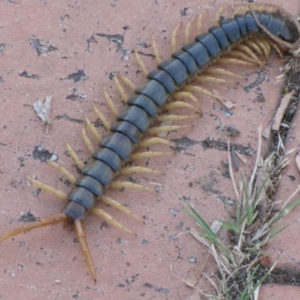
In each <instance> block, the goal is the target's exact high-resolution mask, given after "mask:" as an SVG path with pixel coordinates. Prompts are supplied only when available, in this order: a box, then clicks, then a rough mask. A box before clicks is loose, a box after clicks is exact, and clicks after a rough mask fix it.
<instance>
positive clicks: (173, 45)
mask: <svg viewBox="0 0 300 300" xmlns="http://www.w3.org/2000/svg"><path fill="white" fill-rule="evenodd" d="M179 27H180V24H178V25H177V26H176V27H175V29H174V30H173V33H172V37H171V50H172V53H175V52H176V51H177V42H176V38H177V35H178V29H179Z"/></svg>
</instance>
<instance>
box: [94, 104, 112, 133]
mask: <svg viewBox="0 0 300 300" xmlns="http://www.w3.org/2000/svg"><path fill="white" fill-rule="evenodd" d="M93 110H94V113H95V115H96V117H97V118H98V119H99V120H100V121H101V122H102V124H103V126H104V127H105V129H106V130H110V127H111V125H110V122H108V120H107V119H106V118H105V116H104V115H103V114H102V112H100V111H99V110H98V108H97V107H96V106H95V105H93Z"/></svg>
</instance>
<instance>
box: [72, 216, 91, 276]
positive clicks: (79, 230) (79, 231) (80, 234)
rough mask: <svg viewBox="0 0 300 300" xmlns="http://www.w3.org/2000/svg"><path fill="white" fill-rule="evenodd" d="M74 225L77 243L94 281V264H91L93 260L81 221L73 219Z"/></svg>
mask: <svg viewBox="0 0 300 300" xmlns="http://www.w3.org/2000/svg"><path fill="white" fill-rule="evenodd" d="M74 227H75V232H76V236H77V238H78V241H79V245H80V247H81V250H82V253H83V256H84V258H85V261H86V264H87V266H88V268H89V270H90V272H91V274H92V276H93V278H94V281H96V273H95V269H94V265H93V261H92V256H91V252H90V249H89V246H88V244H87V242H86V235H85V232H84V228H83V224H82V221H81V220H78V219H77V220H75V221H74Z"/></svg>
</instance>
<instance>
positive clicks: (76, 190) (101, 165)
mask: <svg viewBox="0 0 300 300" xmlns="http://www.w3.org/2000/svg"><path fill="white" fill-rule="evenodd" d="M175 35H176V32H175V33H174V36H175ZM299 45H300V25H299V23H298V22H297V20H296V19H295V18H294V17H293V16H292V15H291V14H290V13H288V12H287V11H285V10H284V9H282V8H280V7H278V6H275V5H267V4H266V5H263V4H260V5H258V4H249V5H246V6H241V7H239V8H238V9H237V12H236V13H235V14H234V15H233V16H232V17H230V18H227V17H219V19H218V24H216V25H215V26H213V27H211V28H209V30H208V31H207V32H205V33H199V34H198V35H197V36H196V37H195V39H194V41H192V42H189V43H187V44H185V45H184V46H183V47H181V49H180V50H176V49H174V51H173V54H172V55H171V56H170V58H169V59H166V60H163V61H161V62H160V61H158V62H159V63H158V66H157V68H156V69H154V70H153V71H150V72H148V71H147V70H146V69H145V66H144V65H143V63H142V61H141V58H140V57H139V55H138V53H137V52H136V56H137V61H138V63H139V66H140V68H141V70H142V72H143V73H145V75H146V79H145V81H144V82H143V83H142V84H141V85H139V86H137V87H136V86H135V85H134V84H133V83H132V82H130V81H129V80H127V79H126V78H123V77H121V80H122V81H123V82H124V83H125V84H127V85H128V86H129V87H130V89H132V90H133V92H132V95H131V96H129V97H127V96H126V95H125V94H124V93H123V91H122V87H121V86H120V83H119V81H118V80H117V79H116V85H117V88H118V89H119V91H120V94H121V96H123V97H122V100H123V101H124V102H126V105H125V107H124V109H123V110H122V111H121V112H120V113H119V112H117V111H115V115H116V120H115V121H114V122H113V123H112V124H109V123H108V122H107V120H106V118H105V117H104V115H103V114H101V112H100V111H99V110H98V109H97V108H96V107H94V111H95V114H96V116H97V117H98V119H99V120H100V122H102V124H103V126H104V127H105V128H106V129H107V130H108V134H106V135H104V136H103V137H100V136H99V134H98V133H97V132H96V129H95V127H94V126H93V125H92V123H91V122H90V121H89V120H88V119H86V123H87V127H88V128H89V129H90V131H91V132H92V133H93V134H94V135H95V137H96V139H97V140H98V141H99V143H98V147H97V148H96V149H94V148H93V147H92V146H89V145H90V143H89V141H88V138H87V135H86V133H85V131H84V132H83V136H84V138H85V139H86V144H87V145H88V147H89V150H90V152H91V153H92V154H91V157H90V159H89V161H88V162H87V163H86V164H84V163H83V162H82V161H81V160H80V159H79V158H78V157H77V155H76V153H75V151H74V150H73V149H72V148H71V147H70V146H69V145H68V146H67V147H68V151H69V153H70V155H71V156H72V157H73V159H74V160H75V163H76V164H77V166H78V167H79V169H80V170H81V174H80V175H79V176H78V177H77V178H75V177H74V176H73V175H72V174H71V173H70V172H68V171H67V170H66V169H65V168H63V167H61V166H60V165H58V164H56V163H53V162H50V165H51V166H53V167H54V168H57V169H58V170H59V171H61V172H62V173H63V174H64V175H65V176H66V177H67V178H68V179H69V180H70V182H71V183H72V184H73V188H72V189H71V191H70V192H69V193H68V194H67V195H66V194H64V193H63V192H60V191H59V190H56V189H54V188H51V187H50V186H48V185H46V184H43V183H41V182H39V181H37V180H35V179H33V178H31V177H27V179H28V180H29V181H30V182H31V183H32V184H33V185H35V186H37V187H38V188H41V189H42V190H45V191H46V192H50V193H52V194H54V195H55V196H57V197H59V198H61V199H63V200H65V201H66V202H67V203H66V205H65V206H64V208H63V210H62V212H60V213H57V214H54V215H50V216H46V217H41V218H40V219H38V220H36V221H34V222H31V223H26V224H24V225H22V226H20V227H18V228H16V229H13V230H11V231H8V232H7V233H5V234H4V235H2V236H1V238H0V242H3V241H4V240H7V239H9V238H11V237H14V236H16V235H18V234H20V233H25V232H28V231H30V230H33V229H35V228H39V227H45V226H48V225H54V224H58V223H61V222H64V221H68V222H70V223H71V224H73V226H74V229H75V233H76V237H77V239H78V241H79V244H80V247H81V250H82V254H83V256H84V259H85V261H86V264H87V267H88V269H89V272H90V274H91V276H92V278H93V279H94V280H95V281H96V272H95V268H94V263H93V260H92V256H91V253H90V250H89V247H88V243H87V239H86V233H85V230H84V227H83V223H84V220H85V219H86V218H87V216H88V215H89V214H95V215H97V216H100V217H102V218H104V219H106V220H108V221H109V220H111V221H112V223H113V224H114V225H116V226H117V227H119V228H121V229H124V227H123V226H122V225H121V224H119V223H118V222H117V221H116V220H112V218H111V217H110V216H109V215H108V214H106V213H105V212H104V211H103V210H100V209H99V208H97V204H98V203H99V202H104V203H106V204H108V205H111V206H114V207H116V208H118V209H120V210H121V211H123V212H125V213H127V214H129V215H131V216H133V217H136V216H135V215H134V214H133V213H131V212H130V211H129V210H128V209H127V208H126V207H124V206H122V205H121V204H120V203H118V202H117V201H115V200H113V199H111V198H109V197H107V196H106V195H105V194H106V190H107V189H109V188H111V187H115V188H119V189H120V188H126V187H128V186H129V185H131V186H133V185H134V184H133V183H130V184H129V183H127V184H126V183H115V182H114V180H115V179H116V178H117V177H118V176H119V175H122V174H129V173H130V172H145V173H151V172H155V170H152V169H150V168H146V167H132V168H130V167H129V162H131V161H133V160H138V159H140V158H147V157H148V158H149V157H155V156H156V155H157V156H158V155H161V154H163V153H160V152H151V151H149V152H144V153H136V152H135V150H136V149H137V148H139V147H142V146H143V147H147V146H149V145H151V144H156V143H162V144H166V145H167V146H170V147H172V146H174V145H173V144H172V143H171V142H169V141H168V140H166V139H163V138H161V137H159V136H158V134H159V133H161V132H162V131H171V130H177V129H178V130H179V129H180V128H184V126H177V125H167V126H165V127H164V126H161V127H157V126H155V124H157V122H158V121H162V120H171V121H177V120H181V119H185V117H183V116H180V115H170V116H165V117H164V118H162V117H161V112H162V111H163V110H165V109H166V108H167V109H168V110H171V109H172V108H175V107H179V108H186V107H187V108H191V107H192V109H194V110H196V109H195V108H194V107H193V106H191V105H189V104H187V103H185V102H182V101H174V102H172V100H174V99H177V100H178V99H180V98H182V97H189V98H190V99H192V98H193V93H194V92H203V93H205V94H207V95H209V96H211V97H213V98H217V99H218V98H221V97H220V96H219V95H218V94H215V93H213V92H210V91H207V90H204V89H202V88H201V87H198V86H196V85H195V84H194V83H195V82H197V80H199V78H202V79H203V76H204V75H203V74H205V72H206V71H207V70H208V69H209V68H211V67H212V66H213V65H214V64H216V63H217V62H219V61H221V60H223V61H225V60H227V61H229V60H230V59H231V60H232V61H234V62H236V63H240V64H242V63H245V65H247V64H258V65H260V66H261V63H260V61H259V59H258V58H257V55H256V54H255V53H256V52H258V54H266V56H269V55H270V51H271V49H275V51H276V52H277V53H279V55H283V54H286V55H291V56H297V55H298V52H297V50H298V49H299ZM153 48H154V50H156V48H155V46H154V47H153ZM174 48H176V47H175V45H174ZM154 52H155V51H154ZM228 55H232V56H233V58H228ZM156 57H159V55H158V54H157V55H156ZM105 98H106V99H107V102H108V103H110V99H109V96H108V95H107V93H106V92H105ZM193 99H194V98H193ZM109 105H110V106H111V108H112V110H113V111H114V106H113V104H111V103H110V104H109ZM197 113H200V109H198V110H197ZM189 118H190V117H187V118H186V119H189ZM200 122H201V119H200ZM149 136H150V138H147V139H146V137H149ZM136 188H139V187H138V185H136ZM125 230H126V228H125Z"/></svg>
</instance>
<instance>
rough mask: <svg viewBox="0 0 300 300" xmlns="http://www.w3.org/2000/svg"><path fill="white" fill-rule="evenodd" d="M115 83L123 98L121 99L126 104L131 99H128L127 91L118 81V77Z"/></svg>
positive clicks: (115, 78)
mask: <svg viewBox="0 0 300 300" xmlns="http://www.w3.org/2000/svg"><path fill="white" fill-rule="evenodd" d="M114 82H115V86H116V88H117V91H118V92H119V95H120V96H121V99H122V100H123V101H124V102H125V103H126V102H127V101H128V99H129V98H128V95H127V93H126V92H125V89H124V88H123V87H122V85H121V83H120V81H119V79H118V76H115V77H114Z"/></svg>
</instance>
